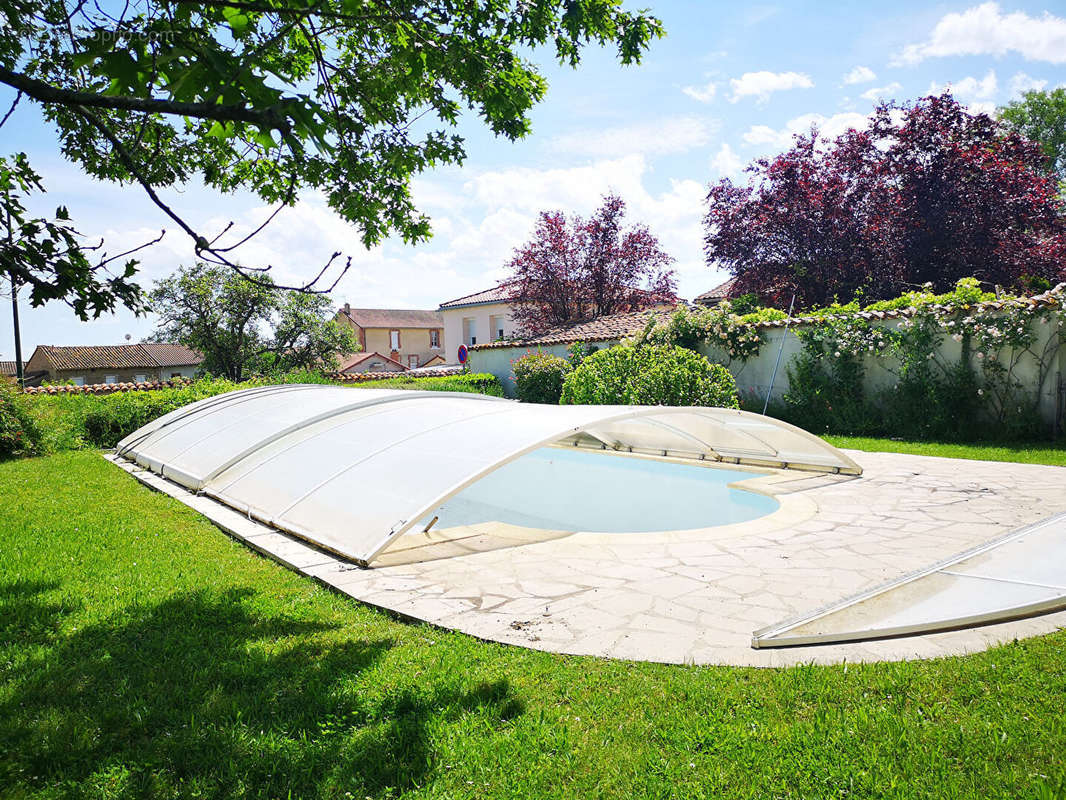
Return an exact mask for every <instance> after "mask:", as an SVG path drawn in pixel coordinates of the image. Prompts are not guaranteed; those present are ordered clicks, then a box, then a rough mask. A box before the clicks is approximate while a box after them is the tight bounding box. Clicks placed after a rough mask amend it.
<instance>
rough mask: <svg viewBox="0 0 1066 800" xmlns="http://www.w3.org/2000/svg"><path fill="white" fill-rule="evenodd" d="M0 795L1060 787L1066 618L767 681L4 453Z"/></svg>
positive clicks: (95, 467)
mask: <svg viewBox="0 0 1066 800" xmlns="http://www.w3.org/2000/svg"><path fill="white" fill-rule="evenodd" d="M0 494H2V496H3V498H4V502H3V503H0V531H2V532H3V533H2V535H3V538H2V539H0V796H3V797H12V798H13V797H17V798H27V797H48V798H58V797H71V798H73V797H86V798H89V797H92V798H128V797H146V798H161V797H167V798H171V797H173V798H178V797H181V798H186V797H212V798H215V797H217V798H229V797H249V798H250V797H256V798H258V797H263V798H287V797H307V796H324V797H336V798H356V799H357V800H362V799H363V798H366V797H372V798H386V797H397V796H400V795H409V796H412V797H436V798H466V797H469V798H485V797H498V798H515V797H530V798H535V797H536V798H539V797H549V796H554V797H567V798H594V797H619V798H638V797H640V798H642V797H651V798H665V797H679V798H700V797H708V798H710V797H750V798H871V797H899V798H904V797H907V798H933V797H944V798H971V797H980V798H982V800H986V799H987V798H1011V799H1012V800H1013V799H1014V798H1045V799H1046V798H1054V797H1064V796H1066V763H1064V760H1066V716H1064V715H1063V708H1064V706H1066V632H1062V633H1058V634H1055V635H1051V636H1047V637H1042V638H1038V639H1033V640H1027V641H1023V642H1016V643H1014V644H1011V645H1008V646H1004V647H1000V648H998V649H995V650H992V651H989V652H986V653H982V654H979V655H975V656H970V657H966V658H950V659H944V660H939V661H929V662H916V663H902V664H883V665H880V664H879V665H869V666H864V665H860V664H849V665H848V666H847V667H825V668H823V667H813V666H810V667H799V668H792V669H787V670H755V669H732V668H713V667H702V668H695V667H679V666H662V665H652V664H636V663H624V662H610V661H603V660H597V659H594V658H578V657H562V656H554V655H549V654H543V653H536V652H532V651H527V650H522V649H519V648H513V647H507V646H504V645H497V644H486V643H483V642H479V641H476V640H474V639H472V638H470V637H467V636H464V635H461V634H457V633H449V632H442V631H439V630H435V629H433V628H430V627H428V626H423V625H410V624H405V623H402V622H398V621H395V620H393V619H392V618H390V617H389V616H387V615H385V614H383V613H379V612H377V611H374V610H371V609H369V608H366V607H363V606H361V605H359V604H358V603H356V602H355V601H352V600H350V599H347V598H344V597H340V596H337V595H334V594H332V593H330V592H329V591H327V590H325V589H322V588H319V587H318V586H317V585H316V584H314V583H312V582H311V581H310V580H308V579H305V578H302V577H300V576H298V575H296V574H294V573H292V572H289V571H287V570H286V569H284V568H282V567H280V566H278V565H276V564H274V563H273V562H270V561H268V560H266V559H264V558H261V557H259V556H256V555H254V554H253V553H252V552H251V551H249V550H248V549H246V548H245V547H243V546H241V545H239V544H237V543H235V542H233V541H231V540H230V539H228V538H227V537H226V536H225V535H223V534H222V533H221V532H219V531H218V530H217V529H216V528H214V527H213V526H212V525H211V524H210V523H208V522H207V521H206V520H204V519H203V518H201V517H199V516H198V515H197V514H196V513H195V512H193V511H192V510H190V509H189V508H187V507H185V506H184V505H182V504H181V503H178V502H177V501H175V500H172V499H170V498H167V497H165V496H163V495H159V494H155V493H153V492H151V491H149V490H148V489H146V488H144V487H142V486H141V485H140V484H138V483H137V482H136V481H134V480H133V479H132V478H131V477H129V476H128V475H126V474H125V473H123V472H121V471H120V470H118V469H116V468H115V467H113V466H112V465H110V464H108V463H107V462H105V461H104V460H103V459H102V458H101V457H100V456H99V455H98V454H96V453H93V452H75V453H63V454H60V455H55V456H50V457H47V458H39V459H31V460H24V461H16V462H8V463H3V464H0Z"/></svg>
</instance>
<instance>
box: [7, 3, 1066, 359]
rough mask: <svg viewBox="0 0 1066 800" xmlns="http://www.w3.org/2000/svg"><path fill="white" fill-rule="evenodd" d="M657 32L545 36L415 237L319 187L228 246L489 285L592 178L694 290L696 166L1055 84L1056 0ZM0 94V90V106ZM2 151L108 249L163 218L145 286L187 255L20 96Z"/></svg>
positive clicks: (199, 205)
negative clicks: (554, 51)
mask: <svg viewBox="0 0 1066 800" xmlns="http://www.w3.org/2000/svg"><path fill="white" fill-rule="evenodd" d="M629 5H630V6H632V7H637V6H644V5H648V6H650V7H651V8H652V10H653V11H654V13H656V14H657V15H658V16H659V17H660V18H661V19H662V20H663V22H664V24H665V26H666V30H667V37H666V38H665V39H663V40H661V41H658V42H656V43H654V44H653V46H652V49H651V51H650V52H649V53H648V55H647V57H646V59H645V61H644V63H643V64H642V65H640V66H637V67H629V68H622V67H620V66H618V64H617V60H616V59H615V56H614V53H612V52H608V51H597V50H589V51H588V53H587V55H586V57H585V60H584V63H583V64H582V66H581V67H580V68H579V69H578V70H576V71H573V70H570V69H569V68H560V67H557V66H555V65H554V64H553V63H551V60H550V55H544V56H543V57H542V58H541V59H540V63H541V65H542V67H543V69H544V73H545V75H546V77H547V78H548V81H549V84H550V88H549V91H548V96H547V98H546V100H545V102H544V103H542V104H541V105H540V106H539V107H538V108H537V109H536V110H535V111H534V113H533V132H532V134H531V135H530V136H529V137H528V138H527V139H525V140H523V141H521V142H519V143H517V144H515V143H510V142H507V141H506V140H497V139H495V138H493V137H492V136H491V135H490V134H488V133H487V132H486V131H485V130H484V128H482V127H481V125H480V124H479V123H478V121H477V120H476V119H473V118H472V119H469V120H466V121H464V123H463V124H462V126H461V128H460V132H461V133H462V134H464V135H465V136H466V137H467V143H468V158H467V161H466V163H465V164H464V165H463V167H462V168H448V169H442V170H437V171H434V172H431V173H426V174H423V175H422V176H420V177H419V178H418V179H417V181H416V186H415V195H416V200H417V202H418V203H419V204H420V207H421V208H422V209H423V210H424V211H426V212H427V213H428V214H429V215H430V216H431V217H432V219H433V222H434V229H435V236H434V238H433V239H432V240H431V241H430V242H428V243H426V244H422V245H418V246H413V247H412V246H406V245H404V244H403V243H402V242H398V241H389V242H387V243H386V244H385V245H383V246H382V247H379V248H376V249H374V250H372V251H367V250H366V249H364V248H363V247H362V246H361V245H360V244H359V241H358V236H357V233H356V232H355V231H354V230H353V229H351V228H350V227H349V226H348V225H346V224H345V223H344V222H342V221H341V220H340V219H338V218H337V217H336V216H335V215H333V214H332V213H331V212H330V211H329V210H328V209H327V208H326V207H325V205H324V203H322V201H321V200H320V198H318V197H317V196H316V195H314V194H313V193H312V194H308V195H306V196H305V197H304V198H303V199H302V201H301V202H300V204H299V205H298V206H297V207H295V208H293V209H289V210H286V211H285V212H283V214H282V215H281V216H280V218H279V219H278V220H277V221H275V223H274V224H273V225H272V226H271V227H269V228H268V229H267V230H266V231H265V232H264V233H263V234H260V235H259V236H258V237H257V238H256V239H254V240H253V241H252V242H251V243H249V245H247V246H246V247H245V248H244V249H242V251H241V252H242V260H243V261H244V262H245V263H256V262H258V263H264V262H269V263H273V264H275V265H276V269H277V274H278V276H279V277H280V278H281V279H284V280H293V281H296V280H300V279H306V278H307V277H308V276H309V275H311V274H313V272H314V271H315V270H316V269H317V268H318V266H320V265H321V264H322V263H323V262H324V260H325V259H326V258H327V257H328V256H329V254H330V253H332V252H333V251H335V250H341V251H344V252H345V253H348V254H350V255H352V256H353V258H352V263H353V267H352V270H351V272H350V273H349V274H348V275H347V276H346V277H345V278H344V279H343V280H342V282H341V283H340V285H339V286H338V288H337V289H336V291H335V292H334V299H335V300H336V301H337V302H338V303H343V302H345V301H347V302H350V303H351V304H352V305H358V306H370V307H406V308H434V307H436V306H437V304H439V303H440V302H442V301H444V300H448V299H451V298H453V297H457V296H460V295H463V294H467V293H469V292H472V291H476V290H478V289H481V288H485V287H486V286H490V285H492V284H493V283H494V282H495V281H496V280H497V279H499V278H500V277H502V276H503V275H504V274H505V272H506V269H505V267H506V263H507V261H508V259H509V256H510V254H511V252H512V251H513V249H514V248H515V247H516V246H518V245H519V244H521V243H522V242H523V241H524V240H526V239H527V238H528V236H529V233H530V230H531V228H532V225H533V221H534V219H535V217H536V214H537V213H538V212H539V211H541V210H545V209H554V208H558V209H564V210H566V211H568V212H575V213H580V214H587V213H589V212H590V211H592V210H593V209H594V208H595V207H596V205H597V204H598V201H599V199H600V197H601V196H602V195H603V194H604V193H605V192H607V191H616V192H618V193H619V194H621V196H622V197H623V198H624V199H625V200H626V201H627V203H628V206H629V216H630V219H632V220H640V221H642V222H644V223H646V224H647V225H648V226H649V227H650V228H651V230H652V231H653V232H655V233H656V234H657V235H658V236H659V237H660V240H661V241H662V243H663V244H664V246H665V247H666V249H667V250H668V252H670V253H671V255H673V256H674V258H675V259H676V264H675V268H676V269H677V272H678V278H679V281H678V282H679V289H680V294H681V295H682V296H683V297H686V298H691V297H693V296H695V295H696V294H698V293H699V292H701V291H703V290H705V289H707V288H710V287H711V286H713V285H715V284H716V283H718V282H719V281H720V280H721V279H722V277H723V275H722V274H721V273H719V272H717V271H715V270H714V269H712V268H711V267H708V266H707V265H706V264H705V263H704V260H703V257H702V253H701V239H702V228H701V224H700V219H701V217H702V213H703V197H704V194H705V191H706V185H707V183H708V182H710V181H712V180H717V179H718V178H719V177H721V176H723V175H729V176H736V175H738V174H740V170H741V169H742V167H743V166H744V165H745V164H746V163H748V162H749V161H750V160H751V159H753V158H757V157H759V156H763V155H769V154H773V153H775V152H779V151H780V150H782V149H784V148H785V147H787V146H788V144H789V141H790V138H791V135H792V134H793V133H795V132H800V131H806V130H807V129H808V128H809V127H810V125H811V124H812V123H814V124H817V125H819V126H820V127H822V128H823V129H824V130H825V131H826V132H828V133H836V132H840V131H842V130H844V129H846V128H847V127H849V126H852V125H859V124H861V123H862V121H863V119H864V118H865V116H866V115H867V114H869V112H870V111H871V109H872V108H873V106H874V104H875V102H876V100H877V98H878V97H881V96H883V97H886V98H895V99H914V98H917V97H921V96H923V95H925V94H928V93H929V92H930V91H936V90H938V89H939V88H943V87H944V86H946V85H948V84H950V85H951V87H952V90H953V91H954V92H955V94H956V96H957V97H958V98H959V99H960V100H961V101H963V102H965V103H966V104H968V105H969V106H970V107H971V108H973V109H976V110H991V109H993V108H994V107H995V106H996V105H998V104H1002V103H1004V102H1006V101H1007V100H1009V99H1011V98H1012V97H1015V96H1017V95H1018V94H1019V93H1020V92H1021V91H1023V90H1024V89H1026V88H1032V87H1037V88H1039V87H1041V86H1045V87H1053V86H1057V85H1060V84H1066V2H1043V3H1007V2H1003V3H998V4H997V3H983V4H978V3H972V2H971V3H965V2H962V3H953V2H947V3H935V4H933V3H922V2H893V3H865V4H858V3H828V2H796V3H766V4H754V5H748V6H745V7H738V5H739V4H734V3H728V4H727V3H703V2H665V1H664V0H640V2H639V3H638V4H633V3H630V4H629ZM10 99H11V95H10V94H9V93H7V92H5V91H2V90H0V105H2V106H3V107H5V108H6V106H7V104H8V103H9V102H10ZM0 136H2V137H3V142H2V152H4V153H10V152H14V151H18V150H24V151H25V152H27V153H28V154H29V156H30V160H31V163H32V164H33V165H34V166H35V168H36V169H37V170H38V171H39V172H40V173H41V174H42V175H43V176H44V178H45V184H46V186H47V188H48V189H49V194H48V197H47V203H48V204H49V205H51V206H55V205H58V204H64V205H66V206H68V208H69V209H70V212H71V214H72V216H73V217H74V219H75V220H76V221H77V222H78V225H79V228H80V229H81V230H83V231H84V232H86V233H89V234H93V235H96V236H103V237H104V238H105V240H106V242H107V247H108V249H109V250H110V251H112V252H114V251H117V250H121V249H123V248H124V247H128V246H131V245H133V244H137V243H140V242H142V241H145V240H146V239H148V238H151V237H152V236H154V235H156V234H158V232H159V231H160V230H161V229H164V228H165V229H166V230H167V234H166V236H165V237H164V240H163V242H162V243H160V244H159V245H156V246H155V247H154V248H152V249H151V250H150V251H147V252H145V253H144V254H143V258H142V279H143V281H144V283H145V285H150V284H151V282H152V281H153V280H156V279H158V278H160V277H163V276H165V275H167V274H169V273H170V272H171V271H173V270H174V269H175V268H176V267H177V266H178V265H180V264H182V263H189V262H191V260H192V249H191V247H190V244H189V242H188V241H187V240H186V239H185V238H183V234H181V233H180V232H179V231H177V230H176V229H174V226H173V225H172V224H168V223H169V220H166V219H165V218H164V217H163V215H162V213H161V212H159V211H158V210H157V209H156V208H155V207H154V206H153V205H152V204H151V203H150V202H149V201H148V200H147V199H146V198H145V196H144V195H143V194H142V193H141V192H140V190H139V189H137V188H134V187H120V186H116V185H108V184H101V183H97V182H94V181H91V180H88V179H87V178H85V177H83V176H82V175H81V174H80V173H79V171H78V170H77V169H76V168H75V167H73V166H72V165H70V164H68V163H66V162H64V161H63V159H62V157H61V156H60V155H59V152H58V148H57V147H56V145H55V139H54V135H53V134H52V132H51V131H50V129H49V128H48V126H47V125H46V124H44V123H43V122H42V121H41V119H40V117H39V115H38V114H37V112H36V110H35V109H34V108H33V106H31V105H30V104H28V103H25V102H24V103H23V104H22V105H21V107H20V108H19V110H18V111H17V112H16V116H14V117H13V118H12V120H11V121H10V122H9V123H8V125H7V126H5V127H4V128H3V129H2V131H0ZM166 197H167V199H168V200H169V201H170V202H171V203H172V204H173V205H174V207H175V208H176V209H178V210H180V212H181V213H183V214H185V215H187V216H188V217H189V218H190V219H192V220H194V221H195V222H197V223H198V225H199V226H200V227H201V229H204V230H211V229H214V230H218V229H220V228H221V227H222V226H223V225H225V224H226V223H227V222H229V221H231V220H232V221H233V222H234V223H235V232H238V233H239V231H241V230H249V229H250V228H251V227H254V226H255V225H256V224H258V221H259V220H261V219H262V218H263V217H264V216H265V215H266V214H267V213H269V210H270V209H267V208H265V207H264V206H263V204H262V203H261V202H260V201H258V200H257V199H256V198H254V197H250V196H246V195H230V196H220V195H218V194H216V193H213V192H210V191H207V190H204V189H203V188H201V187H196V186H189V187H185V188H184V189H182V190H181V191H171V192H168V193H167V194H166ZM21 311H22V314H21V316H22V341H23V348H24V353H25V354H26V356H27V357H28V354H29V353H30V352H32V350H33V347H34V346H35V345H38V344H111V343H118V342H121V341H124V339H125V336H126V335H127V334H129V335H130V336H131V337H132V340H133V341H137V340H139V339H140V338H142V337H143V336H146V335H147V334H149V333H150V332H151V331H152V329H153V328H154V320H153V319H152V318H151V317H150V316H149V317H141V318H135V317H134V316H133V315H132V314H129V313H128V312H121V313H118V314H115V315H109V316H105V317H102V318H101V319H99V320H96V321H93V322H89V323H81V322H79V321H78V320H77V319H76V318H75V317H74V316H73V314H72V313H71V312H70V310H69V309H68V308H67V307H66V306H64V305H61V304H52V305H49V306H45V307H43V308H37V309H33V308H29V307H28V305H27V304H26V302H25V301H24V302H23V303H22V306H21ZM13 349H14V346H13V339H12V333H11V311H10V307H9V305H8V303H6V302H5V303H3V305H2V306H0V358H5V359H10V358H12V357H13Z"/></svg>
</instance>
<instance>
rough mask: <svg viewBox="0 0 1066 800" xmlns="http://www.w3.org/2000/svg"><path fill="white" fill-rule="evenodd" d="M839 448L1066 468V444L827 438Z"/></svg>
mask: <svg viewBox="0 0 1066 800" xmlns="http://www.w3.org/2000/svg"><path fill="white" fill-rule="evenodd" d="M822 438H823V439H825V440H826V441H827V442H829V443H830V444H832V445H836V446H837V447H849V448H851V449H853V450H866V451H867V452H872V453H911V454H912V455H917V456H941V457H943V458H972V459H975V460H977V461H1016V462H1019V463H1022V464H1053V465H1055V466H1059V467H1066V441H1062V442H1059V443H1057V444H1056V443H1053V442H1018V443H1009V444H951V443H946V442H903V441H897V440H895V439H882V438H872V437H867V436H823V437H822Z"/></svg>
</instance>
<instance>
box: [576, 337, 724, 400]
mask: <svg viewBox="0 0 1066 800" xmlns="http://www.w3.org/2000/svg"><path fill="white" fill-rule="evenodd" d="M560 402H562V403H564V404H574V405H649V406H719V407H724V408H738V407H739V402H738V399H737V385H736V381H734V380H733V376H732V375H731V374H730V373H729V370H727V369H726V368H725V367H723V366H722V365H721V364H712V363H711V362H709V361H708V360H707V359H706V358H704V357H703V356H701V355H700V354H699V353H696V352H693V351H692V350H689V349H687V348H684V347H677V346H673V345H648V344H621V345H616V346H615V347H609V348H607V349H606V350H600V351H598V352H596V353H593V354H592V355H590V356H588V357H587V358H585V359H584V360H583V361H582V362H581V364H580V365H579V366H578V367H577V368H576V369H575V370H574V371H573V372H571V373H570V374H569V375H567V376H566V379H565V381H564V382H563V390H562V393H561V398H560Z"/></svg>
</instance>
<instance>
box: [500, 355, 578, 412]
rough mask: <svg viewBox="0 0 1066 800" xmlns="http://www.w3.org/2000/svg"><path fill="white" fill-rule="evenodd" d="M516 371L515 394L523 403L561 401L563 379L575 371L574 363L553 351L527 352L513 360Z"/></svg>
mask: <svg viewBox="0 0 1066 800" xmlns="http://www.w3.org/2000/svg"><path fill="white" fill-rule="evenodd" d="M511 368H512V370H513V371H514V383H515V395H516V396H517V397H518V399H519V400H521V401H522V402H523V403H547V404H549V405H554V404H556V403H558V402H559V398H560V397H561V396H562V393H563V381H564V380H566V376H567V375H569V374H570V373H571V372H573V369H574V367H573V365H571V363H570V362H569V361H567V360H566V359H565V358H561V357H559V356H554V355H552V354H551V353H541V352H536V353H526V354H525V355H524V356H521V357H520V358H516V359H515V360H514V361H512V362H511Z"/></svg>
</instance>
